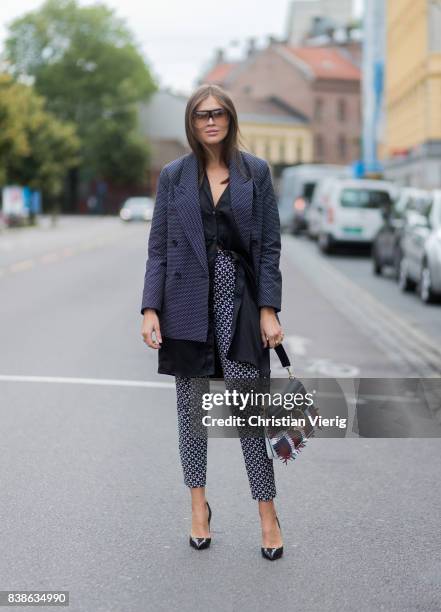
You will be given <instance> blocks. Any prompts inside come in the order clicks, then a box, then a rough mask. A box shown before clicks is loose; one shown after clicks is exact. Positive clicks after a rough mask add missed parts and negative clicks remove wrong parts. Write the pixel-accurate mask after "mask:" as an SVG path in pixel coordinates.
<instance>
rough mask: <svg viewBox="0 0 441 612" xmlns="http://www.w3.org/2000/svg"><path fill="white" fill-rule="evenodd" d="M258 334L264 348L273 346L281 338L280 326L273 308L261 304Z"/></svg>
mask: <svg viewBox="0 0 441 612" xmlns="http://www.w3.org/2000/svg"><path fill="white" fill-rule="evenodd" d="M260 335H261V337H262V342H263V346H264V348H266V347H267V346H269V347H270V348H274V347H275V346H277V345H278V344H280V343H281V342H282V340H283V337H284V334H283V330H282V326H281V325H280V323H279V321H278V320H277V317H276V312H275V310H274V308H271V307H270V306H263V307H262V308H261V309H260Z"/></svg>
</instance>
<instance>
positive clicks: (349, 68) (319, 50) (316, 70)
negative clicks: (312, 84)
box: [285, 45, 361, 81]
mask: <svg viewBox="0 0 441 612" xmlns="http://www.w3.org/2000/svg"><path fill="white" fill-rule="evenodd" d="M285 48H286V50H287V51H289V52H290V53H292V54H293V55H294V56H295V57H297V58H298V59H299V60H301V61H302V62H304V63H305V64H307V65H308V66H309V68H310V69H311V70H312V72H313V74H314V76H315V77H316V78H317V79H344V80H350V81H354V80H357V81H358V80H360V77H361V73H360V70H359V68H357V66H355V65H354V64H353V63H352V62H351V61H349V60H348V59H347V58H345V57H343V55H342V54H341V53H339V51H338V50H337V49H334V48H332V47H294V46H292V45H285Z"/></svg>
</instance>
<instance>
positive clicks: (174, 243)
mask: <svg viewBox="0 0 441 612" xmlns="http://www.w3.org/2000/svg"><path fill="white" fill-rule="evenodd" d="M172 243H173V246H178V241H177V240H176V238H173V240H172Z"/></svg>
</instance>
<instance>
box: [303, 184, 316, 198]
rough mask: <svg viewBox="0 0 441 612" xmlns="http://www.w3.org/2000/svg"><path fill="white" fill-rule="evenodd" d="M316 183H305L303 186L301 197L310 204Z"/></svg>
mask: <svg viewBox="0 0 441 612" xmlns="http://www.w3.org/2000/svg"><path fill="white" fill-rule="evenodd" d="M315 186H316V183H305V184H304V185H303V197H304V198H305V200H308V202H310V201H311V200H312V196H313V194H314V189H315Z"/></svg>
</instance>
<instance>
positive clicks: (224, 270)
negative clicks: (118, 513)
mask: <svg viewBox="0 0 441 612" xmlns="http://www.w3.org/2000/svg"><path fill="white" fill-rule="evenodd" d="M235 266H236V262H235V261H234V260H233V258H232V257H231V255H230V254H229V253H228V252H226V251H225V252H224V251H221V250H218V251H217V254H216V261H215V268H214V284H213V322H214V334H215V337H216V343H217V346H218V350H219V357H220V360H221V363H222V369H223V372H224V380H225V384H226V386H227V384H228V379H230V380H231V379H233V380H234V379H236V380H237V379H241V380H242V379H247V380H251V379H254V378H257V377H258V376H259V371H258V370H257V369H256V368H255V366H254V365H253V364H251V363H244V362H237V361H231V360H229V359H227V357H226V353H227V351H228V348H229V342H230V332H231V325H232V319H233V307H234V287H235V278H236V268H235ZM204 378H205V380H204ZM207 378H208V377H199V378H190V377H186V376H176V377H175V381H176V395H177V410H178V434H179V454H180V458H181V464H182V469H183V474H184V483H185V484H186V485H187V486H188V487H205V485H206V472H207V437H206V436H205V437H204V436H200V435H199V436H198V435H195V434H194V428H193V427H192V421H191V410H192V409H191V406H192V402H194V398H195V397H197V396H198V392H200V391H198V385H199V387H200V384H201V382H202V384H204V385H205V392H208V389H209V387H208V385H209V383H208V381H207V380H206V379H207ZM238 429H239V437H240V443H241V447H242V452H243V457H244V460H245V468H246V471H247V475H248V481H249V485H250V489H251V497H252V498H253V499H257V500H266V501H267V500H270V499H272V498H273V497H275V496H276V486H275V480H274V469H273V461H272V460H271V459H269V458H268V456H267V453H266V447H265V440H264V438H263V436H257V435H256V436H255V437H250V436H249V435H248V436H245V435H240V434H241V431H240V429H241V428H240V427H239V428H238Z"/></svg>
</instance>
